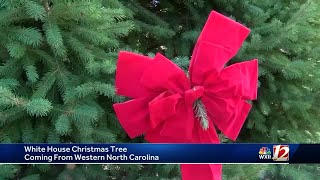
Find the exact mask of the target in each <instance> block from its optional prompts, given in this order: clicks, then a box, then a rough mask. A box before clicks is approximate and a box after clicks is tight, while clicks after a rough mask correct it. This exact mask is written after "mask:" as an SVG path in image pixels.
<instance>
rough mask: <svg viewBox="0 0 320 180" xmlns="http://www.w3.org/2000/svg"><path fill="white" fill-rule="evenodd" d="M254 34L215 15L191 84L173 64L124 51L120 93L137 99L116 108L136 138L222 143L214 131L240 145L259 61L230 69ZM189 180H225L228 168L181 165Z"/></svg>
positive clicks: (118, 79) (204, 36) (119, 73)
mask: <svg viewBox="0 0 320 180" xmlns="http://www.w3.org/2000/svg"><path fill="white" fill-rule="evenodd" d="M249 33H250V30H249V29H248V28H246V27H244V26H243V25H241V24H239V23H237V22H235V21H233V20H231V19H229V18H227V17H225V16H223V15H221V14H219V13H217V12H214V11H212V12H211V14H210V16H209V18H208V20H207V22H206V24H205V26H204V28H203V30H202V32H201V34H200V37H199V39H198V41H197V43H196V45H195V48H194V51H193V55H192V59H191V63H190V67H189V75H190V79H189V78H188V77H187V76H186V75H185V73H184V71H183V70H181V69H180V68H179V67H178V66H176V65H175V64H174V63H172V62H171V61H170V60H168V59H167V58H165V57H164V56H162V55H161V54H159V53H158V54H156V56H155V57H154V59H153V60H152V59H151V58H149V57H147V56H142V55H138V54H134V53H130V52H120V54H119V60H118V63H117V70H116V90H117V94H119V95H123V96H127V97H130V98H133V100H130V101H127V102H124V103H118V104H115V105H114V109H115V112H116V115H117V117H118V119H119V121H120V123H121V125H122V127H123V128H124V129H125V130H126V132H127V133H128V135H129V136H130V137H131V138H134V137H136V136H139V135H141V134H143V133H144V134H145V139H146V140H147V141H149V142H152V143H219V138H218V135H217V133H216V130H215V128H214V126H216V127H217V128H219V129H220V130H221V132H223V133H224V134H225V135H226V136H227V137H229V138H230V139H232V140H235V139H236V138H237V136H238V134H239V131H240V129H241V127H242V125H243V123H244V121H245V119H246V117H247V115H248V113H249V111H250V108H251V105H250V104H249V103H247V102H246V100H254V99H256V98H257V79H258V62H257V60H252V61H246V62H241V63H237V64H233V65H231V66H229V67H226V68H224V65H225V64H226V63H227V62H228V61H229V60H230V59H231V58H232V57H233V56H234V55H235V54H236V53H237V52H238V50H239V48H240V46H241V44H242V43H243V41H244V40H245V39H246V37H247V36H248V35H249ZM197 100H200V101H201V103H202V104H203V105H204V107H205V110H206V113H207V117H208V118H209V119H210V121H208V125H207V129H206V128H203V126H202V125H201V124H200V121H199V119H198V118H197V117H195V114H194V109H193V105H194V103H195V101H197ZM181 171H182V177H183V179H184V180H189V179H190V180H193V179H203V180H206V179H208V180H218V179H221V173H222V166H221V165H219V164H215V165H209V164H203V165H187V164H185V165H181Z"/></svg>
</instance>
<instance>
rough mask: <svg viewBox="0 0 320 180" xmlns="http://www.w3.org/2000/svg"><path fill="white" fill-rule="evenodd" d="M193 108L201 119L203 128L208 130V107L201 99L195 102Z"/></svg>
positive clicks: (196, 115)
mask: <svg viewBox="0 0 320 180" xmlns="http://www.w3.org/2000/svg"><path fill="white" fill-rule="evenodd" d="M193 109H194V112H195V117H196V118H198V119H199V121H200V123H201V126H202V128H203V130H208V128H209V117H208V114H207V111H206V108H205V106H204V104H203V103H202V101H201V100H200V99H197V100H196V101H195V102H194V105H193Z"/></svg>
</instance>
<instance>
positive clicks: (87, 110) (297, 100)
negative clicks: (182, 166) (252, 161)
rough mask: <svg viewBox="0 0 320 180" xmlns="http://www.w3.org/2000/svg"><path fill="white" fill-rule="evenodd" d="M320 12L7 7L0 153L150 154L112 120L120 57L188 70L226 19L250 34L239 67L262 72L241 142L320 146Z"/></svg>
mask: <svg viewBox="0 0 320 180" xmlns="http://www.w3.org/2000/svg"><path fill="white" fill-rule="evenodd" d="M319 8H320V2H318V1H316V0H299V1H295V2H292V1H288V0H280V1H279V0H269V1H265V2H263V1H258V0H251V1H250V0H214V1H209V0H208V1H205V0H181V1H168V0H138V1H133V0H129V1H127V0H126V1H124V0H123V1H121V3H120V2H119V1H118V0H79V1H73V0H17V1H9V0H0V38H1V41H0V126H1V131H0V141H1V142H2V143H15V142H22V143H28V142H32V143H36V142H38V143H40V142H48V143H56V142H63V143H74V142H84V143H90V142H143V139H142V138H136V139H134V140H130V139H129V138H128V137H127V135H126V134H125V132H124V131H123V130H122V128H121V127H120V126H119V124H118V120H117V119H116V117H115V116H114V114H113V111H112V107H111V105H112V104H113V103H114V102H118V101H121V100H122V99H121V98H120V97H118V96H115V94H114V86H113V82H114V70H115V66H116V60H117V55H118V51H119V49H130V50H132V51H139V52H142V53H144V54H149V55H150V56H152V55H153V53H155V52H162V53H163V54H165V55H166V56H167V57H169V58H171V59H173V61H174V62H175V63H177V64H178V65H179V66H181V67H182V68H184V69H187V67H188V65H189V59H190V55H191V52H192V49H193V46H194V43H195V41H196V39H197V38H198V35H199V33H200V31H201V29H202V27H203V25H204V23H205V21H206V19H207V17H208V14H209V12H210V11H211V10H216V11H218V12H220V13H222V14H224V15H226V16H229V17H231V18H233V19H235V20H237V21H238V22H241V23H243V24H245V25H246V26H247V27H249V28H250V29H251V30H252V32H251V34H250V37H249V38H248V39H247V41H246V42H245V43H244V45H243V47H242V49H241V51H240V52H239V53H238V55H237V56H236V57H235V58H234V59H233V60H232V61H231V63H234V62H238V61H240V60H245V59H248V60H249V59H253V58H258V59H259V63H260V64H259V65H260V67H259V70H260V77H259V81H260V87H259V97H258V100H257V101H255V102H253V103H254V106H253V109H252V110H251V114H250V116H249V118H248V119H247V122H246V124H245V125H244V127H243V131H242V132H241V133H240V137H239V139H238V141H237V142H251V143H252V142H279V143H289V142H299V143H317V142H318V143H319V141H320V137H319V136H320V132H319V128H320V127H319V126H320V125H319V110H318V109H317V104H316V103H317V102H318V100H319V97H318V96H317V93H318V90H319V77H320V75H319V72H318V70H317V69H318V66H319V62H318V61H319V54H320V46H319V45H318V44H319V42H320V41H319V35H320V34H319V23H320V22H319V19H317V17H318V16H319V12H320V11H319ZM130 30H132V31H130ZM129 32H130V33H129ZM128 33H129V34H128ZM221 139H222V141H223V142H225V143H229V142H230V141H228V140H226V139H225V138H223V137H221ZM257 153H258V152H257ZM0 167H1V169H0V178H1V179H4V178H8V179H24V180H26V179H30V180H31V179H32V180H33V179H129V180H130V179H141V180H142V179H143V180H145V179H153V180H154V179H180V171H179V166H177V165H0ZM223 175H224V179H268V178H269V179H317V177H318V176H319V167H317V166H316V165H314V166H309V165H308V166H307V165H298V166H296V165H281V166H270V165H227V166H224V171H223Z"/></svg>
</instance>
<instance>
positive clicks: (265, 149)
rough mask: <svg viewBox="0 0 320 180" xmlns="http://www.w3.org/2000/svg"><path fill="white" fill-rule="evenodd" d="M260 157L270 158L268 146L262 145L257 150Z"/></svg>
mask: <svg viewBox="0 0 320 180" xmlns="http://www.w3.org/2000/svg"><path fill="white" fill-rule="evenodd" d="M259 158H260V159H271V151H270V149H269V148H268V147H262V148H260V151H259Z"/></svg>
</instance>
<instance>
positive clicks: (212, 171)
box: [180, 164, 222, 180]
mask: <svg viewBox="0 0 320 180" xmlns="http://www.w3.org/2000/svg"><path fill="white" fill-rule="evenodd" d="M180 168H181V176H182V180H194V179H201V180H221V178H222V177H221V175H222V165H221V164H182V165H180Z"/></svg>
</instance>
